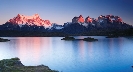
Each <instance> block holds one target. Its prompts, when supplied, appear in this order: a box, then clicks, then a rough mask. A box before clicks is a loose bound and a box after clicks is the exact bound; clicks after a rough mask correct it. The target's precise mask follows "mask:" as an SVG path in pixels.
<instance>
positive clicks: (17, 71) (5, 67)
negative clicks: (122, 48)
mask: <svg viewBox="0 0 133 72" xmlns="http://www.w3.org/2000/svg"><path fill="white" fill-rule="evenodd" d="M0 72H59V71H56V70H51V69H50V68H49V67H48V66H45V65H38V66H24V65H23V64H22V63H21V61H20V59H19V58H17V57H16V58H11V59H3V60H1V61H0Z"/></svg>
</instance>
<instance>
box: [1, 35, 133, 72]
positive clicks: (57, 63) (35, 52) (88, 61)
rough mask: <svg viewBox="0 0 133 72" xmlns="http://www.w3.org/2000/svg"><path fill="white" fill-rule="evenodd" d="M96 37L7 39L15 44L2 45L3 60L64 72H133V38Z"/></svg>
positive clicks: (4, 43)
mask: <svg viewBox="0 0 133 72" xmlns="http://www.w3.org/2000/svg"><path fill="white" fill-rule="evenodd" d="M92 37H94V38H97V39H98V41H96V42H86V41H64V40H61V38H62V37H3V38H7V39H10V40H11V41H9V42H0V60H2V59H9V58H13V57H19V58H20V60H21V61H22V63H23V64H24V65H26V66H29V65H40V64H44V65H47V66H49V67H50V68H51V69H54V70H58V71H60V72H61V71H62V72H133V68H131V66H132V65H133V38H124V37H120V38H110V39H107V38H105V37H104V36H92ZM75 38H84V37H83V36H80V37H78V36H77V37H75Z"/></svg>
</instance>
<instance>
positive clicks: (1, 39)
mask: <svg viewBox="0 0 133 72" xmlns="http://www.w3.org/2000/svg"><path fill="white" fill-rule="evenodd" d="M7 41H10V40H8V39H3V38H0V42H7Z"/></svg>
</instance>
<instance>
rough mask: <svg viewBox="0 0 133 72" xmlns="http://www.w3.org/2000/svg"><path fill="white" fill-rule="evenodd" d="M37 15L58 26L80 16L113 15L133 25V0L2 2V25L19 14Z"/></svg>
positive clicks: (10, 0) (0, 16)
mask: <svg viewBox="0 0 133 72" xmlns="http://www.w3.org/2000/svg"><path fill="white" fill-rule="evenodd" d="M35 13H38V14H39V15H40V17H41V18H42V19H44V20H46V19H47V20H50V21H51V22H52V23H58V24H63V23H65V22H71V20H72V18H73V17H74V16H79V15H83V17H84V18H86V17H87V16H90V17H92V18H97V17H98V16H100V15H108V14H112V15H116V16H120V17H121V18H122V19H123V21H124V22H126V23H128V24H132V25H133V0H0V24H3V23H5V22H6V21H8V20H9V19H11V18H13V17H15V16H17V14H23V15H29V16H30V15H33V14H35Z"/></svg>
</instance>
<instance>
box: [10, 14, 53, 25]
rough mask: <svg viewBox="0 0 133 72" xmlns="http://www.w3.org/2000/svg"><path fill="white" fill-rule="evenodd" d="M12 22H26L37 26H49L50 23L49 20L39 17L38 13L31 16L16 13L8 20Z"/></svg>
mask: <svg viewBox="0 0 133 72" xmlns="http://www.w3.org/2000/svg"><path fill="white" fill-rule="evenodd" d="M8 22H9V23H12V24H18V25H20V24H28V25H37V26H44V27H49V26H51V23H50V21H49V20H43V19H41V18H40V16H39V15H38V14H35V15H32V16H26V15H20V14H18V15H17V16H16V17H14V18H13V19H10V20H9V21H8Z"/></svg>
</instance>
